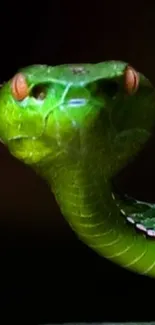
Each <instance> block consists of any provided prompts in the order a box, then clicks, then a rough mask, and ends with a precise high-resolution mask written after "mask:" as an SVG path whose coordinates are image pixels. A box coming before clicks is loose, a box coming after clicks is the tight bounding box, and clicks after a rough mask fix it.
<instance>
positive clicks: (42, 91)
mask: <svg viewBox="0 0 155 325" xmlns="http://www.w3.org/2000/svg"><path fill="white" fill-rule="evenodd" d="M46 94H47V87H46V86H45V85H36V86H34V87H33V88H32V90H31V96H32V97H34V98H35V99H39V100H43V99H44V98H45V97H46Z"/></svg>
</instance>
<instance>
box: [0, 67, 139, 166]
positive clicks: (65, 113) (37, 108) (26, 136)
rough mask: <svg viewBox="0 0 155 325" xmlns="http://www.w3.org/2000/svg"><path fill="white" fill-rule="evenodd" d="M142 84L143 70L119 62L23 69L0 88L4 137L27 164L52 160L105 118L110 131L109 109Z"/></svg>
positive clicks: (0, 124)
mask: <svg viewBox="0 0 155 325" xmlns="http://www.w3.org/2000/svg"><path fill="white" fill-rule="evenodd" d="M138 87H139V74H138V73H136V71H135V70H134V69H133V68H131V67H129V66H128V65H127V64H126V63H123V62H119V61H118V62H116V61H109V62H105V63H99V64H83V65H62V66H56V67H49V66H45V65H34V66H30V67H27V68H24V69H21V70H20V71H19V72H17V73H16V74H15V76H13V78H12V79H11V80H9V81H8V82H7V83H5V84H4V86H2V88H1V90H0V138H1V139H2V142H3V143H4V144H5V145H6V146H8V148H9V150H10V152H11V153H12V154H13V155H14V156H15V157H17V158H18V159H20V160H22V161H24V162H25V163H27V164H35V163H38V162H40V161H42V160H44V159H46V158H47V157H49V158H50V159H54V158H56V157H57V156H59V155H60V154H61V153H67V152H68V151H69V148H71V147H72V148H73V147H74V146H75V145H76V143H77V141H80V136H81V135H82V134H83V135H84V134H86V133H87V132H88V131H89V132H91V130H92V128H93V127H94V126H95V125H96V121H98V120H100V118H101V116H102V118H103V127H104V129H105V130H106V135H107V134H108V132H109V130H111V128H113V126H114V124H115V123H113V124H111V107H113V106H114V103H115V102H118V99H120V98H124V97H123V96H126V95H127V96H128V95H132V94H134V93H135V92H136V91H137V89H138ZM112 103H113V104H112ZM119 112H120V111H119ZM115 114H117V112H116V110H115ZM115 119H116V120H117V118H115ZM116 131H117V125H116ZM106 135H105V136H106Z"/></svg>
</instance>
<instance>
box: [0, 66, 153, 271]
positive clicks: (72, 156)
mask: <svg viewBox="0 0 155 325" xmlns="http://www.w3.org/2000/svg"><path fill="white" fill-rule="evenodd" d="M154 124H155V89H154V87H153V85H151V83H150V81H149V80H148V79H147V78H146V77H145V76H144V75H143V74H141V73H139V72H137V71H136V70H135V69H134V68H132V67H131V66H130V65H128V64H127V63H125V62H121V61H106V62H103V63H97V64H66V65H60V66H47V65H32V66H29V67H26V68H23V69H20V71H18V72H17V73H16V74H15V75H14V76H13V78H11V79H10V80H9V81H8V82H6V83H4V84H3V85H2V87H1V89H0V138H1V141H2V143H4V145H6V146H7V148H8V150H9V151H10V153H11V154H12V155H13V156H15V157H16V158H18V159H19V160H21V161H23V162H24V163H25V164H28V165H30V166H31V167H32V168H33V169H34V171H35V172H36V173H38V174H39V175H40V176H41V177H42V178H44V179H45V181H47V182H48V184H49V186H50V188H51V191H52V192H53V193H54V196H55V199H56V201H57V203H58V205H59V207H60V210H61V212H62V214H63V215H64V217H65V218H66V220H67V222H68V223H69V225H70V226H71V228H72V229H73V231H75V233H77V235H78V237H79V238H80V239H81V240H82V241H83V242H84V243H85V244H87V245H88V246H89V247H90V248H92V249H93V250H94V251H96V252H97V253H98V254H99V255H101V256H103V257H105V258H107V259H110V260H111V261H113V262H115V263H117V264H119V265H120V266H122V267H124V268H128V269H130V270H131V271H133V272H137V273H140V274H145V275H148V276H151V277H154V276H155V241H154V240H153V238H152V237H155V205H154V204H153V203H147V202H140V201H137V200H136V199H133V198H129V197H127V196H126V195H124V196H123V197H120V196H119V195H118V194H117V193H115V190H114V188H113V182H112V180H113V177H114V176H115V175H116V174H117V173H118V172H119V171H120V170H121V169H122V168H123V167H124V166H126V165H127V164H128V163H129V161H132V160H133V159H135V157H136V156H137V155H138V153H139V152H140V151H141V150H142V148H143V147H144V145H145V144H146V143H147V141H148V140H149V138H150V137H151V134H152V131H153V128H154Z"/></svg>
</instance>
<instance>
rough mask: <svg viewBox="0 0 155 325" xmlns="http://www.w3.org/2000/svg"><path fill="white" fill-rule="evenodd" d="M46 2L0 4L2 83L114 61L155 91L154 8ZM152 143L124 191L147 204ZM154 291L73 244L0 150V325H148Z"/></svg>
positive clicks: (37, 182) (39, 192) (20, 168)
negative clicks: (106, 324)
mask: <svg viewBox="0 0 155 325" xmlns="http://www.w3.org/2000/svg"><path fill="white" fill-rule="evenodd" d="M49 3H50V2H49ZM49 3H48V2H45V1H43V2H40V3H39V2H38V3H37V4H36V6H35V7H34V8H33V6H32V4H33V3H32V2H28V1H27V2H20V3H19V4H18V3H14V2H12V3H8V2H7V1H6V2H4V1H3V2H1V3H0V82H3V81H6V80H8V79H9V78H11V77H12V76H13V74H14V73H15V72H16V71H17V70H18V69H19V68H20V67H24V66H27V65H30V64H37V63H41V64H49V65H56V64H62V63H79V62H99V61H104V60H111V59H113V60H114V59H116V60H117V59H119V60H123V61H127V62H129V63H130V64H132V65H133V66H134V67H135V68H136V69H138V70H139V71H141V72H143V73H144V74H145V75H146V76H147V77H148V78H150V80H151V81H152V82H153V83H154V85H155V47H154V44H155V4H154V5H153V4H152V3H151V2H149V1H147V2H144V3H143V2H141V5H140V6H138V4H136V2H133V3H132V2H125V1H124V2H122V3H121V2H118V1H117V2H115V3H113V2H110V1H108V2H104V1H102V2H95V1H93V2H92V3H91V2H90V3H89V2H88V3H87V4H86V2H85V5H84V1H83V3H80V2H77V3H76V2H72V3H67V1H66V2H64V3H63V2H61V3H60V2H59V1H56V2H52V1H51V4H49ZM154 144H155V141H154V140H153V142H151V145H150V146H149V149H148V151H146V152H145V154H144V155H143V157H142V158H141V159H140V160H139V162H138V167H136V168H133V169H131V170H130V171H128V172H127V173H126V176H124V177H123V180H124V183H123V182H122V184H126V185H125V186H126V187H128V189H129V192H132V191H133V192H134V193H135V195H137V196H141V197H143V198H146V197H147V198H150V199H151V200H152V201H155V194H154V184H155V176H154V174H155V171H154V169H155V168H154V163H155V157H154V151H153V149H154ZM151 149H152V151H151ZM133 192H132V193H133ZM154 292H155V280H154V279H149V278H145V277H142V276H140V275H136V274H133V273H130V272H129V271H126V270H123V269H122V268H120V267H118V266H116V265H114V264H112V263H111V262H109V261H106V260H105V259H104V258H100V257H99V256H97V255H96V254H95V253H94V252H93V251H91V250H90V249H89V248H87V247H86V246H85V245H84V244H83V243H81V242H79V241H78V240H77V238H76V236H75V235H74V234H73V233H72V231H71V229H70V228H69V226H68V225H67V224H66V222H65V221H64V218H63V217H62V216H61V214H60V211H59V208H58V207H57V205H56V203H55V200H54V198H53V197H52V195H51V193H50V191H49V189H48V187H47V185H46V184H45V183H44V182H43V181H42V180H41V179H40V178H38V177H37V176H36V175H35V174H34V173H33V171H32V170H30V169H29V168H27V167H26V166H24V165H23V164H22V163H20V162H18V161H17V160H16V159H14V158H13V157H11V156H10V155H9V153H8V152H7V150H6V149H5V148H4V147H3V146H2V145H1V146H0V322H2V323H3V324H4V321H2V320H1V319H2V317H3V316H4V317H5V318H4V320H5V322H6V323H7V322H8V321H9V320H10V319H11V320H13V321H16V322H17V321H18V320H20V319H21V323H22V324H24V323H32V324H35V323H36V324H37V323H43V322H44V323H45V322H64V321H76V322H78V321H138V320H139V321H140V320H143V321H144V320H145V321H149V320H154V319H155V316H154V297H152V296H153V294H154Z"/></svg>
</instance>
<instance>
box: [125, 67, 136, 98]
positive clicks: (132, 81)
mask: <svg viewBox="0 0 155 325" xmlns="http://www.w3.org/2000/svg"><path fill="white" fill-rule="evenodd" d="M124 86H125V90H126V91H127V93H128V94H129V95H132V94H133V93H135V92H136V91H137V89H138V86H139V73H138V72H137V71H136V70H134V69H133V68H132V67H131V66H128V67H127V68H126V70H125V73H124Z"/></svg>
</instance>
